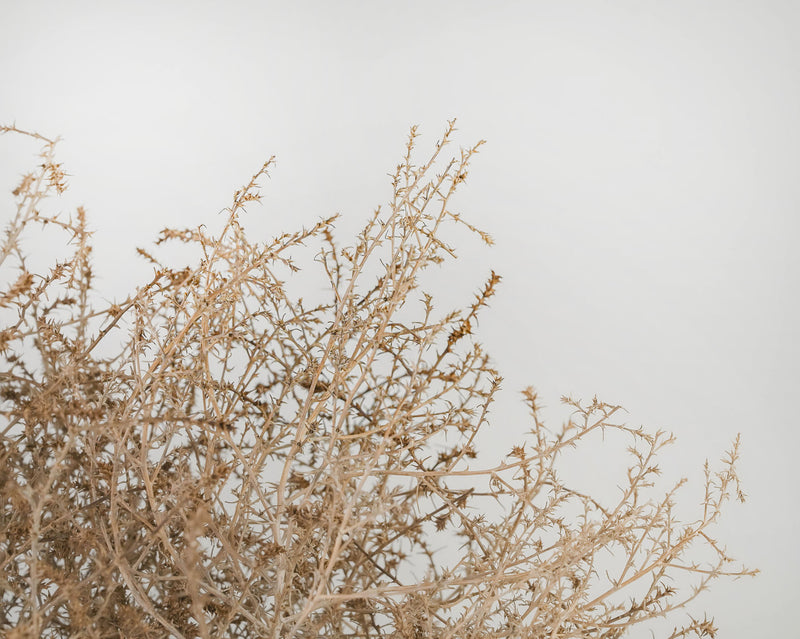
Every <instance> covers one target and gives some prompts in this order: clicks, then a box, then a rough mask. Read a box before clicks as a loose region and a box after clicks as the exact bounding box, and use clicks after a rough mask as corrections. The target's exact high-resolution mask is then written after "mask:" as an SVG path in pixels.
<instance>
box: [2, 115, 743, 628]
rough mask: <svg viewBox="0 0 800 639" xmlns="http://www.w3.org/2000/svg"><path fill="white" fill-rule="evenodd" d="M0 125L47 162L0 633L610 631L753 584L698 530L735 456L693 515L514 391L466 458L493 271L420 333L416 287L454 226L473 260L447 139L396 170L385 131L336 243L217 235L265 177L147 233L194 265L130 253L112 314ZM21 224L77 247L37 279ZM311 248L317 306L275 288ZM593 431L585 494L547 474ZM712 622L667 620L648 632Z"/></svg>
mask: <svg viewBox="0 0 800 639" xmlns="http://www.w3.org/2000/svg"><path fill="white" fill-rule="evenodd" d="M2 132H3V133H7V132H16V133H18V134H22V135H26V136H30V137H33V138H35V139H36V140H38V141H39V142H41V143H42V144H43V145H44V148H43V151H42V156H41V163H40V164H39V166H38V167H37V168H36V169H35V170H34V171H32V172H31V173H29V174H26V175H25V176H24V177H23V179H22V181H21V183H20V185H19V187H18V188H16V189H15V190H14V192H13V193H14V197H15V202H16V207H17V208H16V213H15V214H14V215H13V217H12V219H11V221H10V222H9V224H8V226H7V227H6V230H5V239H4V243H3V245H2V249H1V251H2V252H1V253H0V265H2V267H3V269H4V270H3V273H4V275H5V276H6V278H7V280H8V282H9V283H6V284H5V285H4V289H3V292H2V295H1V296H0V305H1V306H2V309H3V310H2V311H0V313H1V314H2V320H3V323H2V330H1V331H0V356H2V359H3V362H4V364H3V367H2V371H0V401H1V402H2V403H1V404H0V406H1V407H2V418H3V420H2V423H0V456H1V457H2V463H0V498H1V499H2V520H1V522H0V590H2V600H1V601H0V628H2V632H3V633H4V636H6V637H81V638H83V637H85V638H92V639H95V638H96V639H99V638H100V637H119V636H123V637H131V638H134V637H183V638H188V637H203V638H206V637H208V638H210V637H242V638H255V637H259V638H266V637H270V638H290V637H292V638H293V637H348V636H352V637H379V636H386V637H403V638H411V637H441V638H444V637H453V638H456V637H458V638H461V637H465V638H466V637H471V638H472V637H474V638H478V637H491V638H499V637H541V638H545V637H548V638H551V639H556V638H566V637H596V638H601V637H602V638H605V639H608V638H612V637H622V636H624V635H626V633H628V631H629V630H630V629H632V628H634V627H638V626H639V624H642V623H643V622H647V621H648V620H651V619H653V618H655V617H659V616H664V615H670V613H673V612H675V611H679V610H680V609H682V608H684V607H685V605H686V603H687V602H689V601H690V600H692V599H693V598H694V597H695V596H696V594H697V593H698V592H699V591H701V590H703V589H704V588H706V586H707V585H708V583H709V582H711V581H712V580H714V579H716V578H717V577H720V576H734V577H736V576H740V575H745V574H752V573H753V572H754V571H748V570H745V569H744V568H741V567H731V566H732V564H731V562H732V560H731V559H730V558H729V557H728V556H727V554H726V552H725V551H724V549H723V548H722V546H721V545H720V544H719V543H718V542H717V541H716V540H715V538H714V537H713V533H712V527H713V525H714V523H715V522H716V521H717V520H718V518H719V515H720V511H721V509H722V507H723V504H724V502H725V501H726V500H728V499H729V498H730V497H736V498H739V499H743V496H742V493H741V491H740V489H739V485H738V480H737V477H736V473H735V463H736V460H737V455H738V439H737V440H736V442H735V443H734V445H733V448H732V450H731V452H730V453H728V455H727V457H726V458H725V459H724V460H723V462H722V465H721V468H720V469H719V470H712V469H711V468H710V467H707V468H706V487H705V495H704V499H703V503H702V509H701V511H700V512H699V513H698V516H697V519H696V520H695V521H692V522H690V523H681V522H680V521H678V519H677V516H676V515H675V513H674V508H673V502H674V498H675V494H676V491H677V490H678V487H679V485H680V484H678V485H676V486H674V487H673V488H672V489H669V490H667V491H666V492H664V491H663V490H662V491H661V492H659V491H658V490H657V489H656V487H655V484H654V477H655V475H657V474H658V472H659V470H658V466H657V462H656V456H657V454H658V453H659V451H661V449H662V448H663V447H664V446H666V445H667V444H669V443H670V442H671V441H672V438H671V437H670V436H668V435H667V434H665V433H662V432H657V433H654V434H651V433H648V432H646V431H644V430H642V429H638V428H637V429H634V428H631V427H628V426H626V425H624V424H622V423H618V422H617V418H618V413H619V407H618V406H612V405H608V404H605V403H603V402H600V401H598V400H596V399H595V400H594V401H592V402H591V403H589V404H588V405H584V404H582V403H580V402H577V401H573V400H571V399H565V400H564V401H565V402H566V403H567V404H569V406H570V407H571V410H572V414H571V417H570V418H569V420H568V421H567V422H566V423H565V424H564V425H563V426H561V427H560V428H556V429H552V430H551V429H548V427H546V426H545V424H543V423H542V421H540V410H539V406H538V403H537V397H536V393H535V392H534V391H533V390H532V389H528V390H526V391H525V393H524V398H525V401H526V402H527V405H528V407H529V409H530V413H531V430H530V436H529V437H528V439H527V440H526V441H524V442H520V443H519V444H518V445H515V446H514V447H513V448H512V449H511V451H510V454H509V456H508V457H507V458H506V459H505V460H503V461H502V463H498V464H497V465H495V466H494V467H492V468H488V469H482V470H476V469H474V468H472V467H471V466H470V462H471V460H473V459H474V458H475V456H476V450H475V441H476V439H475V438H476V434H477V433H478V431H479V429H481V428H483V427H484V426H485V425H486V422H487V414H488V409H489V407H490V404H491V402H492V400H493V398H494V397H495V394H496V393H497V391H498V389H499V387H500V383H501V379H500V377H499V375H498V373H497V372H496V371H495V370H493V369H492V367H491V365H490V362H489V358H488V356H487V354H486V353H485V352H484V351H483V350H482V348H481V346H480V345H479V344H478V343H477V341H475V339H474V338H473V328H474V326H475V325H476V320H477V317H478V314H479V313H480V312H481V311H482V309H483V308H484V307H486V306H487V303H488V301H489V299H490V298H491V296H492V295H493V293H494V291H495V288H496V286H497V284H498V282H499V280H500V277H499V276H498V275H496V274H495V273H493V272H492V273H491V274H490V275H489V277H488V279H487V281H486V282H485V284H484V285H483V287H482V288H481V289H480V291H479V292H478V293H477V295H476V296H475V299H474V301H472V303H471V304H468V305H467V306H466V307H465V308H464V309H461V310H455V311H452V312H447V313H440V312H439V311H438V310H437V309H436V308H435V306H434V302H433V297H432V296H431V295H430V294H428V293H426V292H423V291H422V290H421V288H420V286H421V281H422V280H421V277H422V275H423V272H424V271H425V269H427V268H428V267H429V266H431V265H434V264H439V263H441V262H443V261H445V260H447V259H448V258H451V257H453V256H454V251H453V249H452V248H451V247H450V246H449V245H448V244H447V243H446V241H445V239H444V238H445V236H446V234H447V232H448V229H449V228H450V227H451V226H452V225H453V224H462V225H466V226H467V227H468V228H469V229H471V230H472V231H474V232H475V233H477V234H478V235H479V236H480V237H481V238H482V239H483V240H484V241H485V242H487V243H491V239H490V237H489V236H488V235H487V234H485V233H483V232H482V231H479V230H478V229H476V228H474V227H472V226H471V225H469V224H468V223H466V222H465V221H464V220H462V219H461V218H460V217H459V215H457V214H455V213H453V212H452V211H451V210H450V207H451V205H452V197H453V194H454V193H455V191H456V189H457V188H458V187H459V185H460V184H461V183H462V182H464V181H465V179H466V178H467V174H468V169H469V166H470V162H471V160H472V159H473V156H474V155H475V153H476V152H477V151H478V149H479V147H480V143H479V144H477V145H476V146H474V147H472V148H467V149H462V150H461V151H460V153H459V154H456V155H455V156H454V157H451V158H448V157H445V155H446V154H445V153H443V151H444V150H445V148H446V147H447V145H448V143H449V142H450V141H451V138H452V137H453V132H454V123H453V122H451V123H449V126H448V127H447V130H446V131H445V133H444V136H443V137H442V139H441V140H440V141H439V142H438V143H437V144H436V146H435V149H434V150H433V152H432V154H431V156H430V158H429V159H428V160H427V161H425V162H424V163H423V164H416V163H415V140H416V136H417V132H416V129H412V130H411V135H410V138H409V141H408V145H407V148H406V152H405V155H404V157H403V160H402V162H401V163H400V164H399V165H398V167H397V169H396V170H395V171H394V173H393V175H392V188H393V193H392V199H391V200H390V202H389V203H388V206H386V207H384V208H379V209H378V210H376V211H375V212H374V214H373V215H372V216H371V218H370V219H369V221H368V223H367V224H366V226H365V228H364V230H363V231H362V232H361V233H360V235H358V237H357V238H356V241H355V243H354V244H352V245H351V246H348V247H346V248H339V247H337V245H336V244H335V243H334V239H333V224H334V219H333V218H331V219H326V220H322V221H320V222H319V223H318V224H316V225H315V226H313V228H310V229H304V230H301V231H299V232H297V233H294V234H286V235H282V236H280V237H278V238H276V239H275V240H274V241H272V242H269V243H265V244H260V243H252V242H251V241H250V240H248V238H247V237H246V235H245V232H244V231H243V229H242V227H241V226H240V223H239V218H240V215H241V213H242V211H243V210H244V208H245V206H246V205H247V204H248V203H249V202H253V201H258V200H259V197H260V196H259V190H258V189H259V182H260V181H261V180H262V179H263V178H264V177H265V176H266V175H267V171H268V170H269V168H270V166H271V164H272V160H270V161H268V162H267V163H266V164H264V166H263V167H261V169H259V171H258V172H257V173H256V174H255V175H254V176H253V177H252V179H251V180H250V181H249V183H248V184H247V185H246V186H245V187H244V188H242V189H240V190H238V191H236V193H235V195H234V198H233V204H232V205H231V207H230V208H229V209H227V210H226V211H225V214H226V216H227V219H226V222H225V224H224V226H223V228H222V230H221V231H220V232H219V233H216V234H212V233H210V232H209V231H208V230H207V229H206V227H205V226H200V227H198V228H194V229H185V230H174V229H165V230H164V231H162V233H161V235H160V237H159V238H158V241H157V242H156V245H161V244H166V243H175V242H179V243H184V244H186V245H188V246H190V247H194V249H195V250H197V251H198V253H197V255H198V257H197V260H196V261H195V262H194V263H190V264H188V265H174V264H173V265H170V264H167V263H166V262H165V261H164V260H161V259H159V258H157V257H156V256H155V255H154V254H157V253H158V251H159V250H160V249H157V248H155V249H152V250H151V251H145V250H142V249H140V250H139V253H140V254H141V255H142V256H143V258H144V259H146V260H148V261H149V262H151V263H152V265H153V266H154V269H155V274H154V276H153V277H152V279H151V280H150V281H149V282H147V283H145V284H144V285H142V286H141V287H139V288H138V289H137V290H136V291H135V292H134V293H133V294H131V295H130V296H129V297H127V299H125V300H124V301H122V302H118V303H112V304H108V303H103V302H102V298H101V297H99V296H97V295H96V294H95V292H94V290H93V288H92V277H93V273H92V267H91V260H90V251H91V247H90V243H89V239H90V232H89V231H88V230H87V225H86V219H85V214H84V212H83V210H82V209H78V211H77V215H76V216H74V217H72V218H70V219H66V220H65V219H62V217H60V216H58V215H48V214H46V213H45V212H43V207H44V204H45V202H44V200H45V198H46V197H48V196H49V195H52V194H53V192H54V191H55V192H56V193H61V192H62V191H63V190H64V189H65V174H64V172H63V170H62V168H61V166H60V165H59V164H57V163H56V161H55V155H54V149H55V146H56V143H55V141H53V140H50V139H48V138H45V137H43V136H40V135H38V134H35V133H28V132H25V131H21V130H18V129H16V127H3V128H2ZM37 225H55V226H57V227H59V228H60V229H61V230H62V231H63V232H64V233H67V234H69V236H70V237H71V240H72V243H73V245H74V252H73V254H72V256H71V258H70V259H68V260H67V261H64V262H61V263H57V264H53V266H52V268H51V269H50V270H49V271H48V272H46V273H34V272H31V271H30V270H29V269H28V267H27V264H28V262H27V261H26V256H25V254H24V252H23V251H22V249H21V246H20V241H21V238H22V237H23V234H26V233H29V232H31V228H32V227H36V226H37ZM311 243H314V246H318V247H319V252H318V253H317V258H316V265H317V266H316V267H318V268H319V269H320V273H321V274H323V276H324V277H325V280H326V282H327V283H328V284H329V286H328V287H327V288H326V291H327V292H326V293H325V295H324V296H321V297H320V299H319V300H314V301H313V302H307V301H304V300H303V299H300V298H297V297H294V296H292V295H291V294H290V292H289V284H290V283H291V278H292V276H293V274H294V273H295V272H296V271H297V270H298V266H297V265H296V264H295V261H293V257H294V259H296V255H297V252H298V251H300V250H302V245H304V244H311ZM304 266H306V265H304ZM308 266H309V267H311V266H313V265H308ZM98 309H99V310H98ZM597 431H603V432H606V433H621V434H623V435H624V436H625V437H626V438H628V439H629V440H630V448H629V454H630V464H629V467H628V469H627V475H626V476H627V480H626V483H625V485H624V486H622V490H621V492H620V495H619V498H618V499H617V500H615V501H612V502H611V503H601V500H600V499H599V498H596V497H593V496H590V495H586V494H583V493H581V492H579V491H577V490H574V489H570V488H569V487H568V486H566V485H565V483H564V482H563V481H562V480H561V479H560V477H559V475H558V474H557V472H556V469H557V464H558V462H559V459H560V458H561V456H562V453H563V452H564V451H566V450H568V449H570V448H572V447H575V446H580V445H581V444H584V443H585V442H586V440H587V437H589V436H590V434H591V433H593V432H597ZM611 439H613V438H611V437H609V441H610V440H611ZM597 454H603V453H602V451H599V452H598V453H597ZM472 464H473V465H474V464H475V462H474V461H472ZM607 501H608V500H607ZM493 513H494V514H493ZM686 575H689V576H690V577H692V578H693V579H694V581H693V582H692V583H690V584H689V586H688V587H685V588H684V587H679V586H678V585H676V584H679V583H686V579H684V577H685V576H686ZM670 616H671V615H670ZM714 632H715V629H714V627H713V625H712V623H711V621H709V620H708V619H706V618H704V619H691V618H689V619H688V621H687V622H685V625H683V626H681V627H677V628H676V629H675V630H674V632H673V633H672V634H671V635H670V637H672V638H676V637H683V636H689V635H691V634H694V635H697V636H713V635H714Z"/></svg>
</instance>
